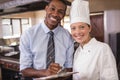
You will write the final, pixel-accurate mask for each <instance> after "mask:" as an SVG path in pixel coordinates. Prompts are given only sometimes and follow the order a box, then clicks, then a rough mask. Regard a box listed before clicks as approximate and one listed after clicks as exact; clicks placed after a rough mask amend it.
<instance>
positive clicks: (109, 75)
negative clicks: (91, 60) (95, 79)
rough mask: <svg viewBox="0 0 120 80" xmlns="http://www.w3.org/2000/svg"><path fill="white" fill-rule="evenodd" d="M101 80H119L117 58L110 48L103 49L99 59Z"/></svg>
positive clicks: (104, 47) (106, 46) (105, 46)
mask: <svg viewBox="0 0 120 80" xmlns="http://www.w3.org/2000/svg"><path fill="white" fill-rule="evenodd" d="M99 69H100V80H119V79H118V72H117V67H116V61H115V57H114V55H113V53H112V50H111V49H110V47H109V46H108V45H107V44H105V45H104V46H103V47H102V50H101V54H100V58H99Z"/></svg>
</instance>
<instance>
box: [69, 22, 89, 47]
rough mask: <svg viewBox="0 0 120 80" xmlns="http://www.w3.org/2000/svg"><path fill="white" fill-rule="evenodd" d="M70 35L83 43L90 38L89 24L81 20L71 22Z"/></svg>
mask: <svg viewBox="0 0 120 80" xmlns="http://www.w3.org/2000/svg"><path fill="white" fill-rule="evenodd" d="M70 28H71V34H72V37H73V38H74V39H75V40H76V41H77V42H78V43H80V44H82V45H84V44H86V43H87V42H88V41H89V40H90V32H91V26H89V25H88V24H86V23H83V22H76V23H73V24H71V26H70Z"/></svg>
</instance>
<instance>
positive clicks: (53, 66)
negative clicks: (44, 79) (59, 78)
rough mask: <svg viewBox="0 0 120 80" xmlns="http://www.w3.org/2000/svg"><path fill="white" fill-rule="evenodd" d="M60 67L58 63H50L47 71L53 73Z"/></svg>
mask: <svg viewBox="0 0 120 80" xmlns="http://www.w3.org/2000/svg"><path fill="white" fill-rule="evenodd" d="M61 68H62V67H61V66H60V65H59V64H58V63H51V64H50V66H49V67H48V71H49V72H50V73H51V75H53V74H57V72H58V71H59V70H60V69H61Z"/></svg>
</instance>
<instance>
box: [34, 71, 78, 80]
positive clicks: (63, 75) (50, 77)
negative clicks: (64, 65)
mask: <svg viewBox="0 0 120 80" xmlns="http://www.w3.org/2000/svg"><path fill="white" fill-rule="evenodd" d="M76 73H78V72H65V73H61V74H56V75H51V76H47V77H41V78H36V79H35V80H48V79H55V78H59V77H66V76H70V75H72V74H76Z"/></svg>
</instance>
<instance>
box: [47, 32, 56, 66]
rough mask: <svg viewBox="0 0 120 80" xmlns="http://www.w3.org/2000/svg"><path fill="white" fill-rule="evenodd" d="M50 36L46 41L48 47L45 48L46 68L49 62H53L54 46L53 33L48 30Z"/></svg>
mask: <svg viewBox="0 0 120 80" xmlns="http://www.w3.org/2000/svg"><path fill="white" fill-rule="evenodd" d="M49 34H50V37H49V41H48V48H47V62H46V65H47V66H46V67H47V68H48V67H49V65H50V63H52V62H55V47H54V39H53V37H54V33H53V32H52V31H50V32H49Z"/></svg>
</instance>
